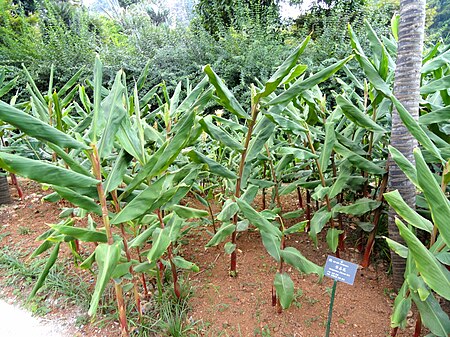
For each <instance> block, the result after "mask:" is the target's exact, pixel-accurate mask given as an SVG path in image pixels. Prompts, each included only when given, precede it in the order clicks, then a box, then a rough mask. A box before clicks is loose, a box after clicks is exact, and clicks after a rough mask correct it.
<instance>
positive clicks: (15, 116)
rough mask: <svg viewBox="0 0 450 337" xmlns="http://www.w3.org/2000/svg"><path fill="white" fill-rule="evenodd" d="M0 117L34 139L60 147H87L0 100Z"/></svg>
mask: <svg viewBox="0 0 450 337" xmlns="http://www.w3.org/2000/svg"><path fill="white" fill-rule="evenodd" d="M0 119H1V120H2V121H4V122H6V123H9V124H11V125H13V126H15V127H16V128H18V129H20V130H22V131H23V132H24V133H26V134H27V135H29V136H31V137H34V138H36V139H39V140H42V141H48V142H51V143H54V144H56V145H58V146H60V147H69V148H72V149H88V147H87V146H86V145H84V144H83V143H80V142H78V141H77V140H75V139H73V138H72V137H70V136H68V135H66V134H65V133H63V132H61V131H59V130H57V129H55V128H53V127H51V126H50V125H48V124H46V123H44V122H42V121H40V120H39V119H37V118H35V117H33V116H31V115H28V114H26V113H25V112H23V111H20V110H19V109H16V108H14V107H13V106H11V105H9V104H6V103H5V102H2V101H0Z"/></svg>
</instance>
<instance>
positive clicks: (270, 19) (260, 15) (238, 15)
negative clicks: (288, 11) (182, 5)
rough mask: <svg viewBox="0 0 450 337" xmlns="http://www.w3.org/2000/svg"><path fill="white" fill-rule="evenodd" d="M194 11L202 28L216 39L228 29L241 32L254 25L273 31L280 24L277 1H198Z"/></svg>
mask: <svg viewBox="0 0 450 337" xmlns="http://www.w3.org/2000/svg"><path fill="white" fill-rule="evenodd" d="M195 11H196V14H197V17H198V20H199V21H200V24H201V25H202V26H203V28H204V29H205V30H206V31H207V32H209V33H210V34H211V35H213V36H216V37H217V36H219V35H220V34H223V33H224V32H225V31H226V30H228V29H229V28H232V29H234V30H236V31H242V30H243V29H245V28H254V26H255V25H256V26H259V27H265V28H266V29H268V30H273V29H276V28H277V27H278V26H279V24H280V12H279V7H278V1H277V0H245V1H231V0H225V1H223V0H214V1H211V0H200V1H199V2H198V4H197V5H196V6H195Z"/></svg>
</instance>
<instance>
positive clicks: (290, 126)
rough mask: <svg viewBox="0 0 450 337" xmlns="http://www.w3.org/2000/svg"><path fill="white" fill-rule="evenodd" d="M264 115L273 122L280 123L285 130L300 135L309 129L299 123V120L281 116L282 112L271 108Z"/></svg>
mask: <svg viewBox="0 0 450 337" xmlns="http://www.w3.org/2000/svg"><path fill="white" fill-rule="evenodd" d="M264 116H266V117H267V118H268V119H270V120H271V121H272V122H273V123H275V124H278V125H279V126H280V127H281V128H282V129H283V130H286V131H289V132H292V133H294V134H297V135H300V134H302V133H304V132H306V131H307V130H306V128H304V127H303V126H301V125H300V124H299V123H297V121H294V120H292V119H290V118H286V117H284V116H281V115H280V114H278V113H276V112H272V111H271V110H269V111H268V112H266V113H265V114H264Z"/></svg>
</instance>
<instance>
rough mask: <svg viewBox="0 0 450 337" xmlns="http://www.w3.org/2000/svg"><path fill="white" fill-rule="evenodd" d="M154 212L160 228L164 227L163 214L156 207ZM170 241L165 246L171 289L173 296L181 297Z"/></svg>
mask: <svg viewBox="0 0 450 337" xmlns="http://www.w3.org/2000/svg"><path fill="white" fill-rule="evenodd" d="M156 214H157V215H158V220H159V224H160V227H161V229H163V228H164V227H165V225H164V221H163V215H162V212H161V210H160V209H159V208H158V209H157V210H156ZM172 248H173V247H172V243H170V245H169V247H168V248H167V258H168V259H169V263H170V269H171V270H172V282H173V290H174V292H175V296H176V297H177V298H178V299H180V298H181V289H180V285H179V283H178V274H177V267H176V266H175V263H173V250H172Z"/></svg>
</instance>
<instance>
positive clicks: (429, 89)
mask: <svg viewBox="0 0 450 337" xmlns="http://www.w3.org/2000/svg"><path fill="white" fill-rule="evenodd" d="M449 87H450V76H444V77H441V78H439V79H437V80H434V81H430V82H428V83H427V84H425V85H422V86H421V87H420V94H421V95H426V94H432V93H435V92H436V91H441V90H447V89H448V88H449Z"/></svg>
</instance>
